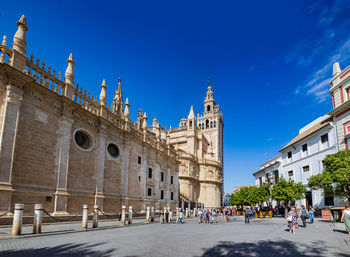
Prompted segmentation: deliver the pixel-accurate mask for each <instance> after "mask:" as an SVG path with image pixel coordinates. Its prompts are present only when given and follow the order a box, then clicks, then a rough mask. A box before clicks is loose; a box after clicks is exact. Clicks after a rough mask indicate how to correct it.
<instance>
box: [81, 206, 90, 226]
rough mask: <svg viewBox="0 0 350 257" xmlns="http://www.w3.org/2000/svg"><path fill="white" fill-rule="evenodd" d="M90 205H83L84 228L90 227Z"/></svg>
mask: <svg viewBox="0 0 350 257" xmlns="http://www.w3.org/2000/svg"><path fill="white" fill-rule="evenodd" d="M88 211H89V206H88V205H86V204H84V205H83V218H82V224H81V228H82V229H87V227H88V218H89V214H88Z"/></svg>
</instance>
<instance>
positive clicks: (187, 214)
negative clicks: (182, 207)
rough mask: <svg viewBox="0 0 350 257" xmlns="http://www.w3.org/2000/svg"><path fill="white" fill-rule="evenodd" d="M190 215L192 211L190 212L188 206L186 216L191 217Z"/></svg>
mask: <svg viewBox="0 0 350 257" xmlns="http://www.w3.org/2000/svg"><path fill="white" fill-rule="evenodd" d="M189 217H190V212H189V209H188V208H186V218H189Z"/></svg>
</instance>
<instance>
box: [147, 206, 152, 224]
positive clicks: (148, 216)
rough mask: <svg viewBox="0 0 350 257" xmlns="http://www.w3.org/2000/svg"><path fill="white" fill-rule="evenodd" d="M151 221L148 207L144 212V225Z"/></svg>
mask: <svg viewBox="0 0 350 257" xmlns="http://www.w3.org/2000/svg"><path fill="white" fill-rule="evenodd" d="M150 221H151V219H150V208H149V206H148V207H147V211H146V223H150Z"/></svg>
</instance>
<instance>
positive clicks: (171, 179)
mask: <svg viewBox="0 0 350 257" xmlns="http://www.w3.org/2000/svg"><path fill="white" fill-rule="evenodd" d="M170 184H174V176H171V177H170Z"/></svg>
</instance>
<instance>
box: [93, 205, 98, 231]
mask: <svg viewBox="0 0 350 257" xmlns="http://www.w3.org/2000/svg"><path fill="white" fill-rule="evenodd" d="M98 209H99V206H98V205H94V214H93V218H92V227H93V228H98Z"/></svg>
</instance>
